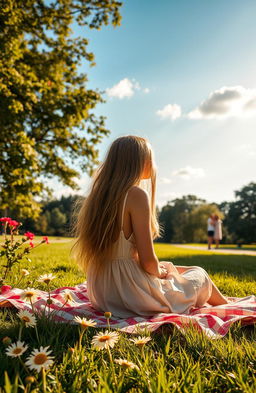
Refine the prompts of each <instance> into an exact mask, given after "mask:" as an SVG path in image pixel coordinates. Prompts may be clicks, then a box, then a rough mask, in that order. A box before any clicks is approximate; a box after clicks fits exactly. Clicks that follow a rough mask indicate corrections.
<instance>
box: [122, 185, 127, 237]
mask: <svg viewBox="0 0 256 393" xmlns="http://www.w3.org/2000/svg"><path fill="white" fill-rule="evenodd" d="M127 195H128V191H127V193H126V194H125V197H124V203H123V209H122V221H121V229H123V223H124V208H125V204H126V199H127Z"/></svg>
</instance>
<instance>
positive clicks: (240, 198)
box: [158, 182, 256, 244]
mask: <svg viewBox="0 0 256 393" xmlns="http://www.w3.org/2000/svg"><path fill="white" fill-rule="evenodd" d="M235 197H236V198H235V201H233V202H222V203H220V204H217V203H207V202H206V201H205V200H203V199H199V198H197V197H196V196H195V195H187V196H183V197H182V198H177V199H174V200H172V201H170V202H168V203H167V204H166V205H165V206H163V207H162V209H161V210H160V211H159V221H160V224H161V227H162V236H161V238H160V239H158V241H159V242H166V243H170V242H171V243H176V242H177V243H183V242H184V243H189V242H191V243H193V242H205V241H206V230H207V226H206V225H207V224H206V223H207V218H208V217H209V215H210V214H211V213H216V214H218V215H219V216H220V218H221V219H222V220H223V242H224V243H237V244H244V243H253V242H256V183H253V182H252V183H249V184H248V185H246V186H245V187H243V188H242V189H241V190H239V191H235Z"/></svg>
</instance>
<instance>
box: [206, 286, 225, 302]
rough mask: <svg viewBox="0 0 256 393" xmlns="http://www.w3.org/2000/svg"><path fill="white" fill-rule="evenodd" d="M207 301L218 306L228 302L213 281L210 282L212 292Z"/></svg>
mask: <svg viewBox="0 0 256 393" xmlns="http://www.w3.org/2000/svg"><path fill="white" fill-rule="evenodd" d="M211 281H212V280H211ZM207 303H209V304H211V306H220V305H221V304H227V303H228V300H227V298H226V297H225V296H223V295H222V293H221V292H220V291H219V289H218V288H217V287H216V285H215V284H214V283H213V282H212V294H211V296H210V298H209V299H208V300H207Z"/></svg>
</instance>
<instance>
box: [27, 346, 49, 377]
mask: <svg viewBox="0 0 256 393" xmlns="http://www.w3.org/2000/svg"><path fill="white" fill-rule="evenodd" d="M48 348H49V347H45V348H44V347H40V349H39V350H38V349H34V350H33V351H32V353H31V355H30V356H29V357H28V359H27V361H26V363H25V364H26V365H27V366H28V367H29V368H30V370H33V369H34V370H36V371H37V372H39V371H41V369H42V368H44V369H45V370H47V369H48V368H49V367H50V366H51V365H52V363H53V357H52V356H49V355H50V354H51V352H52V351H49V350H48Z"/></svg>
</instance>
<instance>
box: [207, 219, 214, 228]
mask: <svg viewBox="0 0 256 393" xmlns="http://www.w3.org/2000/svg"><path fill="white" fill-rule="evenodd" d="M207 230H208V231H214V226H213V224H212V219H211V217H209V218H208V220H207Z"/></svg>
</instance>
